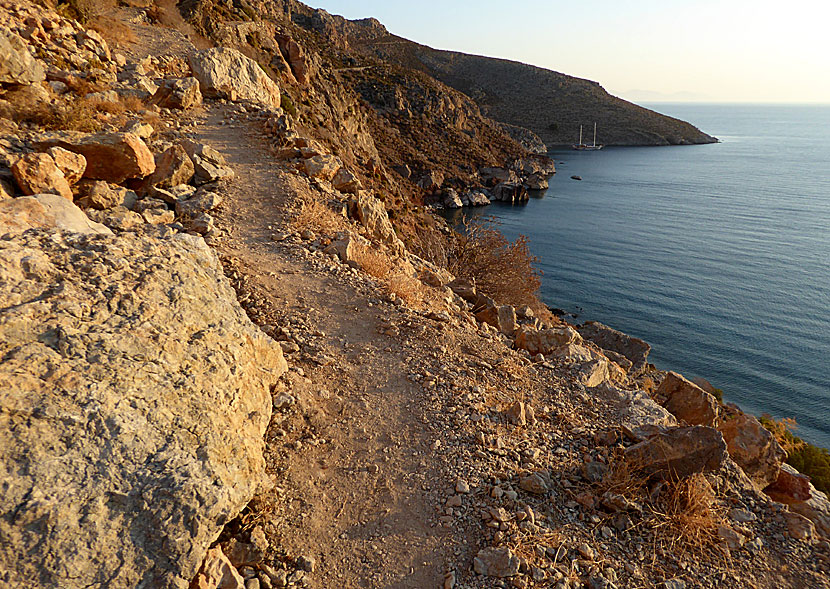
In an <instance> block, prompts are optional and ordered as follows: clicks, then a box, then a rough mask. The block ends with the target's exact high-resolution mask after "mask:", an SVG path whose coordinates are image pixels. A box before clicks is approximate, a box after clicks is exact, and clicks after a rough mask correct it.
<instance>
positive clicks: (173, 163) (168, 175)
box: [147, 143, 196, 188]
mask: <svg viewBox="0 0 830 589" xmlns="http://www.w3.org/2000/svg"><path fill="white" fill-rule="evenodd" d="M155 161H156V170H155V171H154V172H153V173H152V174H150V176H148V177H147V185H148V186H157V187H159V188H170V187H171V186H179V185H181V184H187V183H188V182H190V181H191V180H192V179H193V176H194V174H195V173H196V168H195V167H194V166H193V161H192V160H191V159H190V156H189V155H188V154H187V151H186V150H185V148H184V147H182V146H181V145H179V144H178V143H176V144H174V145H171V146H170V147H168V148H167V149H165V150H164V151H163V152H161V153H160V154H158V155H156V157H155Z"/></svg>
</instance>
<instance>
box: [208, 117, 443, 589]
mask: <svg viewBox="0 0 830 589" xmlns="http://www.w3.org/2000/svg"><path fill="white" fill-rule="evenodd" d="M220 120H221V115H220V114H219V113H218V112H213V113H211V114H209V116H208V118H207V120H206V121H205V123H204V125H202V126H201V127H200V131H199V139H200V140H201V141H203V142H205V143H209V144H211V145H212V146H213V147H215V148H216V149H218V150H219V151H220V152H221V153H223V154H224V155H225V157H226V158H227V160H228V162H229V163H230V165H231V166H232V167H233V168H234V171H235V172H236V176H237V178H236V180H235V181H234V182H233V183H232V185H231V186H230V187H229V189H228V192H227V193H226V195H225V196H226V202H225V205H224V206H223V207H222V211H221V212H220V216H219V219H218V225H219V226H220V227H222V228H223V229H225V230H226V231H227V232H228V234H229V235H228V237H227V238H226V239H225V240H223V242H222V244H221V245H220V246H219V251H220V254H221V255H222V257H223V258H225V259H229V260H232V264H233V267H234V269H236V271H237V272H238V273H239V274H240V277H241V280H242V282H243V283H244V284H245V287H244V289H246V290H247V291H248V292H251V293H255V295H254V297H255V303H254V306H255V311H254V313H253V314H254V316H255V317H257V320H258V322H259V323H260V324H261V325H268V324H271V325H279V326H288V327H289V328H290V330H291V337H292V340H294V341H297V342H299V345H300V348H301V351H300V352H299V353H296V354H292V355H289V359H290V364H291V365H292V366H293V369H292V372H291V374H290V376H289V380H290V390H287V391H286V393H290V395H291V396H292V397H294V398H296V405H295V406H293V407H292V408H290V409H289V410H288V411H282V412H279V411H278V412H275V418H274V421H273V423H272V427H271V430H270V431H269V434H268V463H269V470H270V472H271V473H273V474H274V478H275V479H276V483H277V485H278V486H279V487H280V488H281V489H282V491H283V492H282V494H281V496H280V497H279V499H280V501H279V502H278V505H276V507H275V509H276V512H275V514H274V517H273V518H272V521H271V522H270V531H271V532H272V534H274V535H276V536H277V537H278V544H279V546H280V548H282V549H285V550H286V552H287V554H288V555H293V556H299V555H302V556H311V557H313V558H314V559H315V560H316V567H315V572H314V574H312V575H310V576H309V583H310V586H312V587H344V588H345V587H437V586H439V584H440V583H441V580H442V579H443V575H444V573H445V572H446V566H447V565H448V564H449V563H450V562H451V560H450V559H449V558H448V555H446V554H445V551H446V548H445V546H446V538H445V533H443V532H441V531H440V528H436V527H435V523H436V520H437V517H436V516H437V515H438V514H436V510H435V508H434V507H432V505H431V503H432V502H431V500H430V499H429V497H428V491H427V489H438V488H441V489H442V490H443V489H446V488H447V487H448V486H449V485H450V484H451V482H450V481H447V480H442V474H441V473H440V472H438V470H437V468H436V466H435V464H434V461H428V460H426V459H425V457H426V456H428V455H429V453H430V448H431V446H432V444H433V442H434V440H435V439H436V436H441V432H440V431H439V432H434V431H432V429H433V428H434V424H435V423H437V421H436V420H435V419H433V418H432V417H431V416H430V415H426V414H425V412H424V408H425V407H428V406H429V405H430V402H429V400H428V399H427V398H426V393H425V392H424V390H423V389H422V387H421V386H420V385H418V384H415V383H413V382H411V381H410V380H409V379H408V378H407V375H408V374H409V372H410V366H409V365H410V360H409V357H410V355H411V354H412V349H411V348H410V346H408V345H401V344H400V338H396V340H395V341H397V342H398V343H394V342H393V340H392V339H391V338H389V337H388V336H385V335H381V331H382V330H383V329H387V328H388V325H389V323H390V320H391V321H393V322H405V321H406V318H405V316H404V315H403V314H402V312H400V311H399V310H398V309H397V308H395V307H394V306H393V305H392V304H391V303H388V302H382V301H381V296H382V294H381V293H380V292H379V291H374V292H373V289H372V288H371V286H367V285H366V283H365V282H362V281H360V280H359V279H357V277H355V276H354V275H353V274H351V273H350V272H349V271H346V270H341V269H338V270H335V272H331V271H329V270H327V269H326V268H325V266H326V265H330V264H331V263H330V262H329V263H328V264H326V263H325V262H322V267H323V269H322V270H320V269H319V268H320V266H321V265H320V264H313V265H312V264H310V263H309V262H308V261H304V260H303V258H302V253H304V252H305V250H304V249H303V248H301V247H299V246H297V247H292V246H291V244H278V243H275V242H274V241H272V240H271V239H270V236H271V234H272V233H274V231H278V230H280V229H281V228H284V224H285V217H286V214H285V212H286V210H287V208H288V207H289V206H290V204H291V201H292V199H293V198H294V196H295V195H296V194H297V193H298V192H300V191H302V190H303V189H304V185H303V182H304V181H303V180H301V179H300V178H298V177H293V176H290V175H289V176H286V174H285V171H284V170H281V169H280V168H279V167H278V166H277V164H276V163H274V162H273V160H272V157H271V156H270V154H269V153H268V151H267V150H266V149H265V147H264V144H263V141H262V139H261V138H260V137H257V136H256V133H255V131H254V129H252V128H251V127H248V126H245V125H244V124H242V125H241V126H236V125H234V126H230V125H228V126H222V125H220V124H219V123H220ZM305 189H306V190H307V189H308V188H307V184H306V185H305ZM298 256H299V257H298ZM298 265H299V266H298ZM315 266H317V267H315ZM338 266H339V265H338ZM338 271H339V272H340V273H341V275H340V276H339V277H338V276H337V272H338ZM310 301H313V304H314V308H312V306H311V305H310ZM373 301H374V302H373ZM249 311H250V309H249ZM393 329H395V328H393ZM419 331H421V332H422V335H421V339H420V340H419V341H418V342H416V345H414V347H415V349H421V353H424V354H429V353H430V351H429V348H430V347H432V343H430V339H435V338H438V337H439V336H438V333H437V331H435V330H430V329H429V328H428V327H426V328H424V329H422V330H419ZM406 348H410V349H408V350H407V349H406ZM275 394H276V393H275ZM289 458H290V459H289Z"/></svg>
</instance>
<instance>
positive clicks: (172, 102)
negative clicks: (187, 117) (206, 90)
mask: <svg viewBox="0 0 830 589" xmlns="http://www.w3.org/2000/svg"><path fill="white" fill-rule="evenodd" d="M150 104H155V105H157V106H160V107H161V108H176V109H180V110H186V109H188V108H193V107H196V106H200V105H201V104H202V92H201V91H200V90H199V81H198V80H197V79H196V78H177V79H174V80H164V81H163V82H162V84H161V86H159V89H158V90H156V92H155V94H153V96H152V98H150Z"/></svg>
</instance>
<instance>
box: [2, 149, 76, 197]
mask: <svg viewBox="0 0 830 589" xmlns="http://www.w3.org/2000/svg"><path fill="white" fill-rule="evenodd" d="M12 173H13V174H14V179H15V180H16V181H17V185H18V186H20V189H21V190H22V191H23V194H28V195H31V194H58V195H60V196H62V197H64V198H66V199H68V200H70V201H71V200H72V189H71V188H70V187H69V182H67V181H66V177H65V176H64V175H63V172H61V170H60V168H58V166H57V164H56V163H55V160H53V159H52V156H51V155H49V154H48V153H27V154H25V155H23V156H21V157H19V158H18V159H17V161H16V162H14V164H12Z"/></svg>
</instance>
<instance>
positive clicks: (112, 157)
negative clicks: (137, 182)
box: [36, 133, 156, 184]
mask: <svg viewBox="0 0 830 589" xmlns="http://www.w3.org/2000/svg"><path fill="white" fill-rule="evenodd" d="M36 145H37V146H39V147H40V148H43V149H48V148H50V147H56V146H57V147H62V148H64V149H68V150H69V151H74V152H75V153H79V154H81V155H82V156H84V157H85V158H86V170H84V178H90V179H93V180H106V181H107V182H112V183H113V184H120V183H121V182H123V181H124V180H126V179H127V178H144V177H145V176H149V175H150V174H152V173H153V171H155V169H156V162H155V159H154V158H153V153H152V152H151V151H150V149H149V148H148V147H147V144H146V143H144V141H143V140H142V139H141V137H139V136H138V135H134V134H132V133H97V134H94V135H83V134H71V133H62V134H59V135H56V136H53V137H48V138H46V139H44V140H42V141H39V142H38V143H37V144H36Z"/></svg>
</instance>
